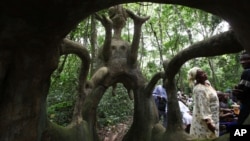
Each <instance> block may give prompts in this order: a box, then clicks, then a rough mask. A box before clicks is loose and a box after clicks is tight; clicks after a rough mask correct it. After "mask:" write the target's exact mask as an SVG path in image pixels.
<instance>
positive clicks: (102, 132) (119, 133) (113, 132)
mask: <svg viewBox="0 0 250 141" xmlns="http://www.w3.org/2000/svg"><path fill="white" fill-rule="evenodd" d="M132 121H133V119H132V117H131V118H129V119H128V120H126V121H124V122H121V123H118V124H116V125H113V126H107V127H103V128H99V129H97V130H98V131H97V132H98V135H99V138H100V140H101V141H122V138H123V136H124V135H125V134H126V133H127V131H128V129H129V127H130V125H131V124H132Z"/></svg>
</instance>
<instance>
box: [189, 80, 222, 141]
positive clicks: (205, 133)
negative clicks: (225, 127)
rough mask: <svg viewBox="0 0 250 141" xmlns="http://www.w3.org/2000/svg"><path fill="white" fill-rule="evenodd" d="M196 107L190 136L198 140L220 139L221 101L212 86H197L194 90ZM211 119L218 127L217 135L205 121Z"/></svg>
mask: <svg viewBox="0 0 250 141" xmlns="http://www.w3.org/2000/svg"><path fill="white" fill-rule="evenodd" d="M193 94H194V107H193V120H192V123H191V127H190V134H191V135H192V136H193V137H194V138H198V139H213V138H217V137H219V99H218V97H217V93H216V91H215V90H214V89H213V88H212V87H211V86H205V85H202V84H197V85H195V86H194V88H193ZM208 118H209V119H211V121H212V123H213V124H214V125H215V127H216V131H215V133H213V132H212V131H210V130H209V129H208V127H207V124H206V122H205V121H204V119H208Z"/></svg>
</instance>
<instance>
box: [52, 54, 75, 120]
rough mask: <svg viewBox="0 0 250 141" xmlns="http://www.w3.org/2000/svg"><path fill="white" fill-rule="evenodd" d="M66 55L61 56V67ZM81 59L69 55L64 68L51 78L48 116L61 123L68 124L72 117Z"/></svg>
mask: <svg viewBox="0 0 250 141" xmlns="http://www.w3.org/2000/svg"><path fill="white" fill-rule="evenodd" d="M64 57H65V56H62V57H61V58H60V64H59V68H60V67H61V65H62V62H63V60H64ZM79 64H80V60H79V58H78V57H76V56H75V55H68V56H67V58H66V62H65V64H64V66H63V70H62V71H60V70H59V69H57V70H56V71H55V72H54V73H53V74H52V78H51V86H50V90H49V95H48V97H47V107H48V108H47V110H48V118H49V119H50V120H52V121H54V122H56V123H58V124H60V125H67V124H68V122H69V121H70V119H71V117H72V111H73V106H74V105H73V103H74V102H73V101H75V97H76V93H77V86H78V73H79V69H80V65H79Z"/></svg>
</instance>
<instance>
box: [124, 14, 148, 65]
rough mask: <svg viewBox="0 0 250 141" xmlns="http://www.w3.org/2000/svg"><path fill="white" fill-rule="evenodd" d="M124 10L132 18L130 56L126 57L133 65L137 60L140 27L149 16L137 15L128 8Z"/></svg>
mask: <svg viewBox="0 0 250 141" xmlns="http://www.w3.org/2000/svg"><path fill="white" fill-rule="evenodd" d="M126 11H127V13H128V16H129V17H130V18H131V19H133V20H134V36H133V41H132V44H131V51H130V54H131V56H130V57H129V58H128V59H129V60H128V62H129V64H130V63H131V64H132V65H133V64H135V62H136V61H137V55H138V49H139V43H140V38H141V27H142V24H143V23H144V22H146V21H147V20H148V19H149V17H139V16H137V15H135V14H134V13H133V12H132V11H130V10H126Z"/></svg>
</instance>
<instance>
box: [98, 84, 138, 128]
mask: <svg viewBox="0 0 250 141" xmlns="http://www.w3.org/2000/svg"><path fill="white" fill-rule="evenodd" d="M111 90H112V89H111V88H109V89H108V90H107V91H106V92H105V94H104V96H103V98H102V100H101V101H100V103H99V105H98V109H97V113H98V124H99V126H101V127H103V126H110V125H114V124H117V123H119V122H121V121H124V120H126V119H127V118H128V117H131V116H132V114H133V107H134V103H133V101H132V100H130V99H129V97H128V94H127V90H126V89H125V88H124V87H123V86H122V85H121V84H118V85H117V88H116V95H115V96H112V94H111Z"/></svg>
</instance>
